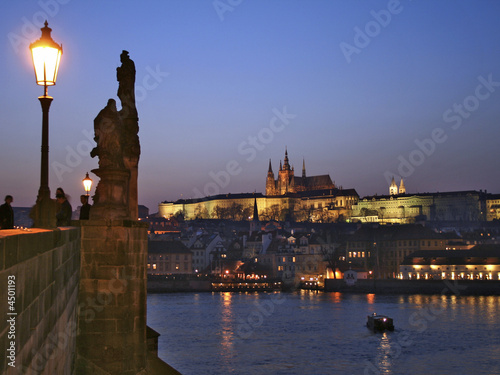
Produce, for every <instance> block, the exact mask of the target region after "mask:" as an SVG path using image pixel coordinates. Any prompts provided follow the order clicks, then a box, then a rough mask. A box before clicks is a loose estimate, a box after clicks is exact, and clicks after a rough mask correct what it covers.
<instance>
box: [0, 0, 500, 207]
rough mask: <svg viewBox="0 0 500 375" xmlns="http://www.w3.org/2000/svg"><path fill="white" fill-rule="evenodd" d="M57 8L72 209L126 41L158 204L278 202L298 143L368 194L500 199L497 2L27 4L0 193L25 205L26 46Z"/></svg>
mask: <svg viewBox="0 0 500 375" xmlns="http://www.w3.org/2000/svg"><path fill="white" fill-rule="evenodd" d="M214 4H215V5H214ZM388 9H389V10H388ZM381 11H382V12H381ZM390 11H392V13H391V12H390ZM388 12H389V13H388ZM43 13H45V14H43ZM377 14H378V15H377ZM387 14H390V19H389V18H388V16H387ZM45 15H46V16H47V19H48V22H49V26H50V27H51V28H52V29H53V31H52V37H53V38H54V40H55V41H56V42H58V43H62V44H63V48H64V54H63V59H62V62H61V69H60V71H59V77H58V82H57V85H56V86H55V87H51V88H49V95H52V96H53V97H54V101H53V103H52V106H51V110H50V164H51V168H50V178H49V181H50V188H51V191H52V193H54V192H55V189H56V187H58V186H62V187H63V188H64V189H65V190H66V191H67V192H68V193H69V194H70V195H71V196H72V204H73V206H74V207H76V206H77V205H78V199H77V197H78V196H79V195H80V194H81V193H82V192H83V188H82V185H81V180H82V179H83V177H84V176H85V172H87V171H89V170H91V169H94V168H97V160H96V159H92V158H90V156H88V151H90V148H91V147H93V146H94V143H93V142H92V141H91V138H92V137H93V120H94V118H95V116H96V115H97V113H98V112H99V111H100V110H101V109H102V108H103V107H104V106H105V105H106V103H107V100H108V98H115V99H118V98H117V96H116V91H117V88H118V83H117V82H116V67H117V66H119V65H120V59H119V56H120V53H121V51H122V49H126V50H128V51H129V52H130V56H131V58H132V59H133V60H134V61H135V64H136V70H137V79H136V85H137V86H138V90H139V91H138V92H137V94H136V95H137V99H138V102H137V107H138V111H139V117H140V120H139V126H140V132H139V136H140V141H141V147H142V154H141V159H140V164H139V202H140V203H141V204H145V205H147V206H148V207H149V208H150V212H156V210H157V204H158V203H159V202H160V201H163V200H176V199H179V198H181V197H183V198H194V197H197V196H198V195H200V193H201V194H202V195H204V193H209V194H214V193H227V192H231V193H239V192H253V191H257V192H264V189H265V178H266V173H267V168H268V162H269V159H271V160H272V166H273V169H274V172H275V174H277V171H278V168H279V161H280V159H283V156H284V151H285V147H288V155H289V158H290V162H291V164H293V165H294V166H295V169H296V173H297V174H300V173H301V168H302V159H303V158H305V161H306V168H307V174H308V175H316V174H330V176H331V177H332V180H334V181H335V182H336V183H337V184H338V185H341V186H343V187H344V188H355V189H356V190H357V191H358V193H359V194H360V195H361V196H364V195H372V194H376V193H378V194H387V192H388V182H387V176H392V175H393V174H394V175H396V176H398V175H399V176H404V177H405V185H406V188H407V190H408V192H410V193H416V192H427V191H451V190H465V189H477V190H479V189H487V190H488V191H490V192H495V193H500V174H499V173H498V171H499V166H500V147H498V139H499V138H500V126H499V125H500V124H499V122H500V105H499V102H500V83H499V84H496V82H500V22H498V17H499V16H500V2H498V1H494V0H491V1H487V0H482V1H481V0H480V1H477V0H476V1H472V0H471V1H469V0H467V1H465V0H462V1H461V0H453V1H452V0H448V1H446V0H442V1H439V2H436V1H430V0H427V1H425V0H419V1H415V0H414V1H410V0H401V1H399V2H397V1H325V0H321V1H320V0H274V1H269V0H252V1H250V0H244V1H238V0H221V1H210V0H207V1H201V0H200V1H197V0H175V1H174V0H168V1H165V0H163V1H82V0H46V1H44V0H41V1H27V0H16V1H15V2H14V1H12V2H9V3H8V4H3V5H2V11H1V12H0V20H1V22H0V35H2V51H3V53H2V58H1V60H0V64H1V67H0V75H1V76H0V80H1V82H2V87H3V89H2V93H3V95H2V100H1V101H0V113H1V119H0V122H1V124H2V125H1V128H2V137H1V143H0V158H1V175H2V177H1V180H0V194H1V195H2V198H3V196H4V195H5V194H12V195H14V205H15V206H30V205H32V204H33V203H34V201H35V199H36V195H37V191H38V186H39V180H40V143H41V141H40V139H41V117H42V116H41V108H40V104H39V101H38V100H37V97H38V96H40V95H42V93H43V88H42V87H41V86H36V84H35V81H34V73H33V68H32V63H31V59H30V55H29V50H28V43H29V42H33V41H35V40H36V39H38V38H39V36H40V31H39V28H40V27H41V26H42V23H43V21H44V18H45V17H44V16H45ZM376 18H379V21H377V20H376ZM377 22H378V23H377ZM33 23H34V24H35V25H36V28H35V31H34V32H33V30H32V27H30V26H31V25H32V24H33ZM380 23H384V25H380ZM359 30H361V31H362V32H363V33H368V34H371V37H370V36H368V38H369V39H366V38H363V37H362V36H360V34H359ZM347 45H350V46H351V47H352V48H357V50H356V52H354V53H352V54H351V55H348V56H347V55H346V53H345V52H343V48H344V50H345V49H346V48H351V47H346V46H347ZM481 77H482V78H481ZM488 81H490V83H489V84H488V83H487V84H485V83H484V82H488ZM492 82H493V83H492ZM479 86H481V87H479ZM460 106H461V107H460ZM284 111H285V112H286V113H288V116H289V117H288V118H285V122H283V121H281V120H280V119H279V118H277V120H276V119H274V118H275V117H276V113H280V112H281V113H283V112H284ZM273 119H274V120H273ZM89 134H90V135H89ZM433 136H434V140H432V142H431V141H426V139H432V137H433ZM249 137H250V138H249ZM252 137H256V138H257V140H258V143H257V144H255V145H252V141H251V139H252ZM419 145H420V146H419ZM228 163H229V172H230V173H231V174H229V173H227V172H225V171H227V169H228ZM213 176H216V178H215V179H214V177H213ZM91 177H92V178H93V179H94V181H95V182H96V181H97V177H96V176H95V175H91ZM396 178H397V177H396ZM217 179H218V181H216V180H217ZM94 186H95V185H94Z"/></svg>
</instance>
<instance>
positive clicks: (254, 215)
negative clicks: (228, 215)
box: [252, 197, 259, 221]
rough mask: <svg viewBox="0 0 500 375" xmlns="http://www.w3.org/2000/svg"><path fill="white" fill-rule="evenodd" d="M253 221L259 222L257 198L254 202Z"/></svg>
mask: <svg viewBox="0 0 500 375" xmlns="http://www.w3.org/2000/svg"><path fill="white" fill-rule="evenodd" d="M252 220H253V221H259V210H258V209H257V197H255V200H254V202H253V219H252Z"/></svg>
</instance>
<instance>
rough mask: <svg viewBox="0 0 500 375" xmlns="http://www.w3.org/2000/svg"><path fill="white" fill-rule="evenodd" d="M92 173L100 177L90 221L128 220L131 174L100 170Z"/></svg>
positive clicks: (117, 170) (120, 171)
mask: <svg viewBox="0 0 500 375" xmlns="http://www.w3.org/2000/svg"><path fill="white" fill-rule="evenodd" d="M92 172H93V173H94V174H96V175H97V176H98V177H100V181H99V183H98V184H97V188H96V193H95V196H94V205H93V206H92V209H91V210H90V219H109V220H114V219H128V218H130V212H129V203H128V194H129V192H128V184H129V178H130V172H129V171H128V170H127V169H111V168H99V169H93V170H92Z"/></svg>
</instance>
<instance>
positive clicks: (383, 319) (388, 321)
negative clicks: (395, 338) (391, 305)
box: [366, 313, 394, 332]
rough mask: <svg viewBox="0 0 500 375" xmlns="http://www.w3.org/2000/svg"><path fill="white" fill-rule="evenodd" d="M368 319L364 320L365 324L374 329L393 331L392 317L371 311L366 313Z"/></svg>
mask: <svg viewBox="0 0 500 375" xmlns="http://www.w3.org/2000/svg"><path fill="white" fill-rule="evenodd" d="M367 318H368V320H367V321H366V326H367V327H368V328H370V329H371V330H373V332H376V331H380V332H382V331H385V330H387V331H394V324H393V322H392V318H389V317H388V316H386V315H377V313H373V314H372V315H368V317H367Z"/></svg>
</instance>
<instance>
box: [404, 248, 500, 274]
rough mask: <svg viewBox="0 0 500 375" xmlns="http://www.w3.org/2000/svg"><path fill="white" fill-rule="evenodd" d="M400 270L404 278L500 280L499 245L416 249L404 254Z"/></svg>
mask: <svg viewBox="0 0 500 375" xmlns="http://www.w3.org/2000/svg"><path fill="white" fill-rule="evenodd" d="M399 270H400V272H399V275H398V277H399V278H401V279H404V280H416V279H419V280H431V279H433V280H444V279H447V280H500V245H477V246H474V247H473V248H472V249H470V250H434V251H429V250H427V251H417V252H414V253H412V254H410V255H408V256H407V257H405V259H404V261H403V262H402V263H401V265H400V267H399Z"/></svg>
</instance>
